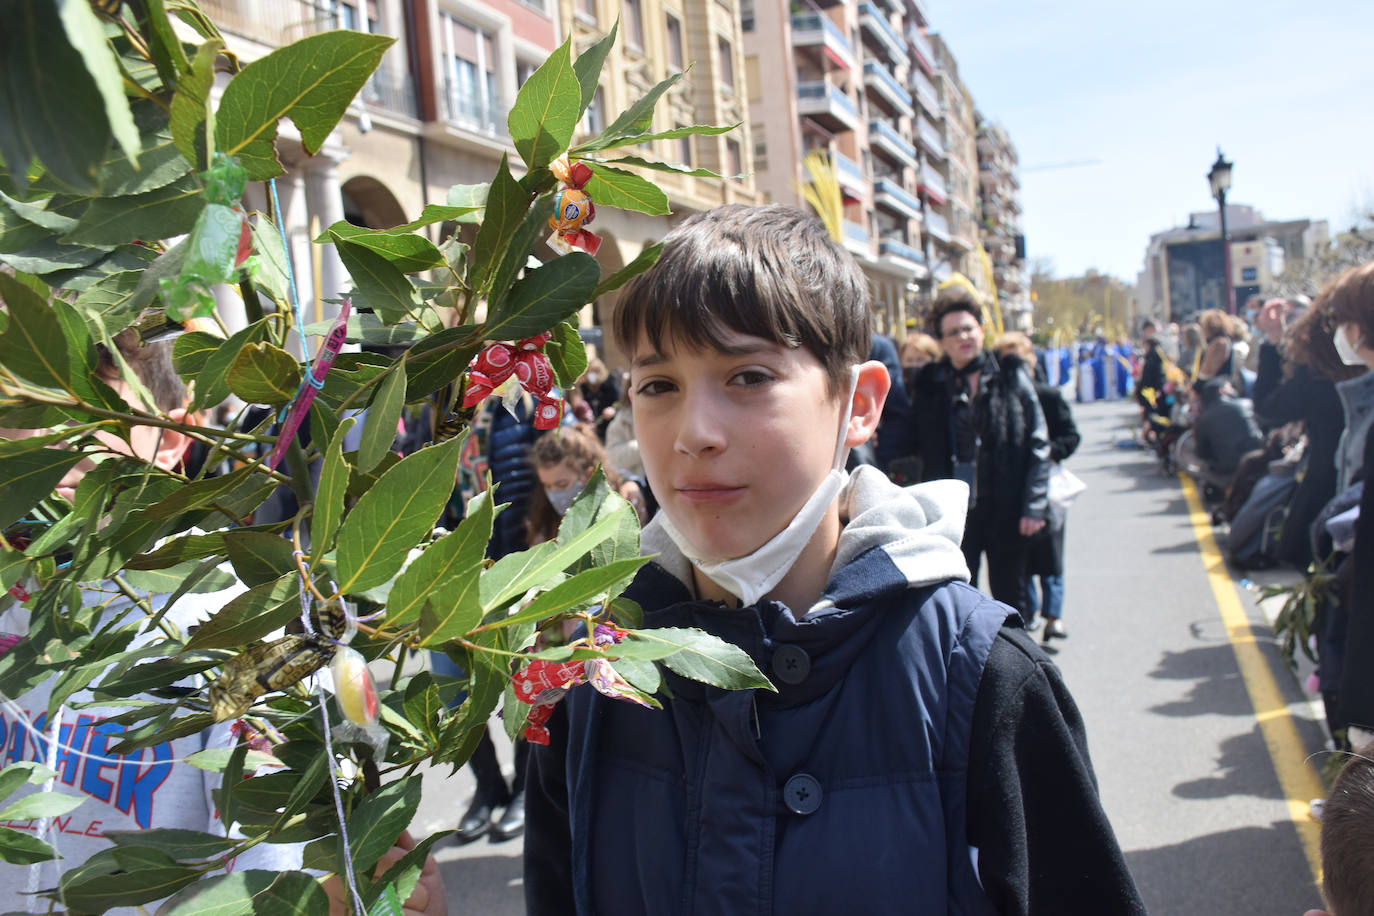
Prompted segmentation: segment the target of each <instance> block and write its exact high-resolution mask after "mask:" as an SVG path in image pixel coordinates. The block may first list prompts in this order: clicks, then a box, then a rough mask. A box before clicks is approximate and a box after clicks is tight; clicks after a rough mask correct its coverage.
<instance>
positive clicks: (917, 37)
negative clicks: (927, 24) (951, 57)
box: [906, 26, 935, 74]
mask: <svg viewBox="0 0 1374 916" xmlns="http://www.w3.org/2000/svg"><path fill="white" fill-rule="evenodd" d="M906 40H907V42H908V43H910V45H911V50H912V52H914V53H915V55H916V63H917V64H918V65H920V68H921V69H922V70H924V71H925V72H926V73H927V74H932V73H934V72H935V49H934V48H932V47H931V46H930V39H929V38H927V37H926V36H925V33H924V32H922V31H921V30H920V29H918V28H916V27H915V26H912V27H910V28H908V29H907V30H906Z"/></svg>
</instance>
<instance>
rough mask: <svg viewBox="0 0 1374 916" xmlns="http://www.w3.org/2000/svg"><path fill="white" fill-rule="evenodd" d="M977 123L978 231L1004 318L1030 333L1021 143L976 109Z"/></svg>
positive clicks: (1009, 325) (1018, 328)
mask: <svg viewBox="0 0 1374 916" xmlns="http://www.w3.org/2000/svg"><path fill="white" fill-rule="evenodd" d="M974 114H975V120H976V121H977V124H978V129H977V131H978V132H977V141H976V146H977V150H978V183H979V202H980V210H981V212H982V221H981V225H980V226H979V234H980V237H981V240H982V245H983V249H984V250H985V251H986V252H987V254H988V258H989V260H990V261H991V264H992V278H993V282H994V283H995V284H996V287H997V295H998V299H999V301H1000V303H1001V308H1002V319H1003V322H1004V323H1005V324H1006V326H1007V327H1008V328H1012V329H1016V330H1020V331H1027V332H1028V331H1030V330H1031V325H1032V314H1031V300H1030V277H1029V271H1028V268H1027V266H1026V237H1025V235H1023V234H1022V231H1021V180H1020V178H1019V177H1018V175H1017V168H1018V165H1019V160H1018V158H1017V155H1016V147H1015V145H1014V144H1013V143H1012V142H1011V138H1010V137H1009V136H1008V135H1007V132H1006V130H1005V128H1003V127H1002V125H1000V124H998V123H997V122H995V121H989V120H987V119H986V118H984V117H983V116H982V114H981V113H979V112H975V113H974Z"/></svg>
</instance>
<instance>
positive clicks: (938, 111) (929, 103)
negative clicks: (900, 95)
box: [911, 67, 945, 118]
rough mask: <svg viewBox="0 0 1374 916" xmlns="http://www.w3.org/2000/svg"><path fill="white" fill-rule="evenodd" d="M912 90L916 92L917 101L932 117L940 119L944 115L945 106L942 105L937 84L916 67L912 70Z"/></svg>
mask: <svg viewBox="0 0 1374 916" xmlns="http://www.w3.org/2000/svg"><path fill="white" fill-rule="evenodd" d="M911 88H912V89H914V90H915V91H916V101H918V102H920V103H921V107H922V108H924V109H925V111H926V113H927V114H928V115H930V117H932V118H940V117H942V116H943V115H944V112H945V106H943V105H941V104H940V93H939V91H938V90H937V89H936V88H935V84H934V83H932V82H931V81H930V77H928V76H926V75H925V74H924V73H922V72H921V71H920V70H919V69H917V68H915V67H913V68H912V70H911Z"/></svg>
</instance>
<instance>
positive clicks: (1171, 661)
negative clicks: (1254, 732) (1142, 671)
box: [1150, 642, 1255, 717]
mask: <svg viewBox="0 0 1374 916" xmlns="http://www.w3.org/2000/svg"><path fill="white" fill-rule="evenodd" d="M1150 677H1152V678H1159V679H1162V680H1192V681H1196V682H1197V683H1195V684H1193V685H1192V686H1191V687H1190V688H1189V689H1188V694H1187V696H1185V697H1183V698H1180V699H1177V700H1171V701H1169V702H1168V703H1159V704H1156V705H1154V706H1151V707H1150V712H1153V713H1158V714H1160V715H1164V716H1179V717H1186V716H1207V715H1223V716H1253V715H1254V714H1255V711H1254V709H1253V708H1252V707H1251V705H1250V695H1249V693H1247V692H1246V689H1245V682H1244V681H1243V680H1242V679H1241V676H1240V672H1239V670H1238V669H1237V668H1236V656H1235V653H1234V651H1232V649H1231V645H1230V643H1226V642H1222V643H1217V644H1214V645H1208V646H1195V647H1193V648H1189V649H1180V650H1177V651H1168V652H1165V653H1164V654H1163V655H1162V656H1160V659H1159V661H1158V662H1157V663H1156V665H1155V669H1154V670H1153V671H1151V672H1150Z"/></svg>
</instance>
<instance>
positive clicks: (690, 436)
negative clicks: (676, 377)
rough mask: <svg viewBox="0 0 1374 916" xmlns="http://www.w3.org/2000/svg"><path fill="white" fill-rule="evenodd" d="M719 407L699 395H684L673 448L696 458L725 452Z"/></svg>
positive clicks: (723, 427) (720, 407) (723, 430)
mask: <svg viewBox="0 0 1374 916" xmlns="http://www.w3.org/2000/svg"><path fill="white" fill-rule="evenodd" d="M722 407H723V405H720V404H717V403H715V402H714V401H713V400H712V399H711V398H709V397H706V396H705V395H702V394H688V396H687V397H686V398H684V399H683V403H682V412H681V413H680V414H679V416H678V425H677V441H676V442H674V443H673V447H674V449H675V450H676V451H677V452H678V453H679V454H682V455H689V456H691V457H694V458H695V457H698V456H701V455H707V454H712V453H716V452H720V451H723V450H724V449H725V444H726V440H725V434H724V432H725V425H724V423H723V422H722Z"/></svg>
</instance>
